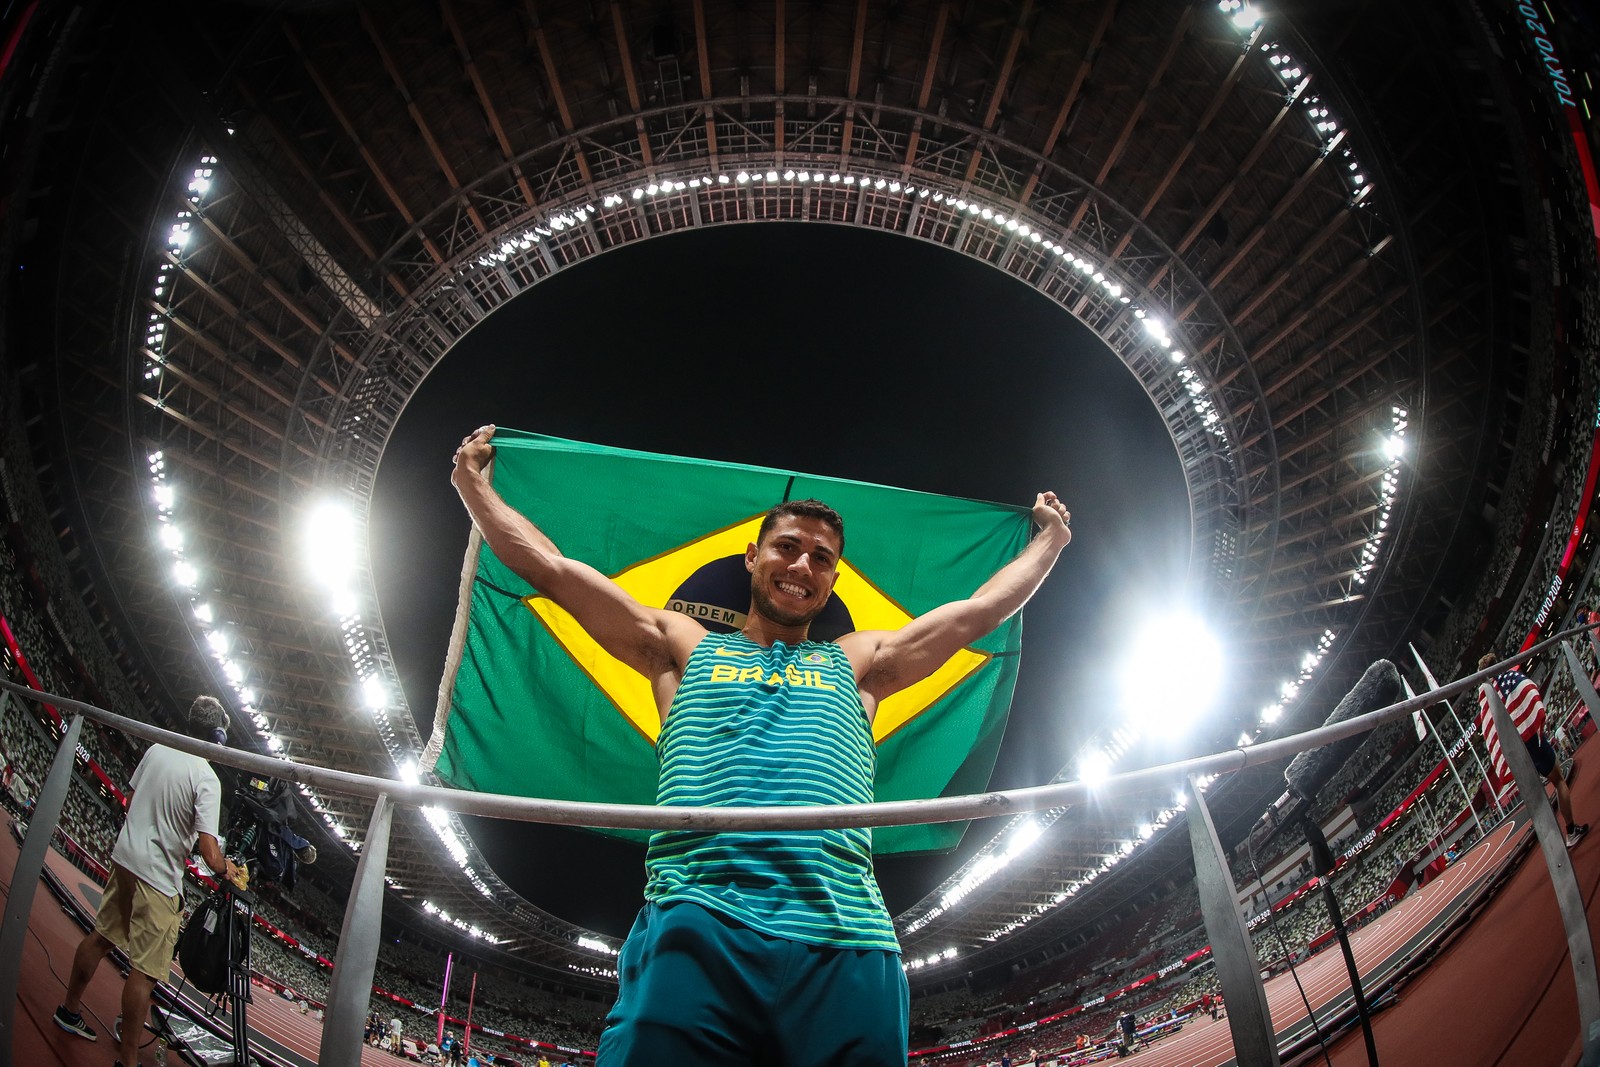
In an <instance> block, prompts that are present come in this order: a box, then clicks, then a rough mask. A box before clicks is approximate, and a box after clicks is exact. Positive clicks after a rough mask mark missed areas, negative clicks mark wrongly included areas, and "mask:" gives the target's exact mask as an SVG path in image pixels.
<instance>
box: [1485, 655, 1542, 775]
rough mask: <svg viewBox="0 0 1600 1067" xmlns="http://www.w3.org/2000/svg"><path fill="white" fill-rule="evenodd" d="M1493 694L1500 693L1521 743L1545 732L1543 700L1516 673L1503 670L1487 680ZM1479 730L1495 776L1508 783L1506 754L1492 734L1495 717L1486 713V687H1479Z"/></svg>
mask: <svg viewBox="0 0 1600 1067" xmlns="http://www.w3.org/2000/svg"><path fill="white" fill-rule="evenodd" d="M1490 684H1491V685H1493V686H1494V688H1495V692H1497V693H1499V694H1500V699H1501V700H1502V701H1504V702H1505V705H1506V710H1507V711H1508V712H1510V713H1511V721H1512V722H1513V723H1514V724H1516V727H1517V733H1519V734H1520V735H1521V736H1522V739H1523V740H1524V741H1530V740H1532V739H1533V738H1535V737H1537V736H1538V735H1539V731H1540V730H1543V729H1544V719H1545V710H1544V698H1543V697H1542V696H1540V695H1539V687H1538V686H1536V685H1534V684H1533V679H1532V678H1529V677H1528V676H1527V675H1526V674H1523V673H1522V672H1521V671H1519V670H1515V669H1513V670H1508V671H1502V672H1500V673H1499V674H1497V675H1495V676H1494V677H1493V678H1492V679H1490ZM1478 731H1479V732H1480V733H1482V734H1483V740H1484V744H1485V745H1487V746H1488V749H1489V761H1490V763H1491V764H1492V765H1493V767H1494V773H1495V777H1496V778H1498V779H1499V780H1500V782H1501V783H1505V782H1509V781H1511V768H1510V767H1509V766H1508V765H1507V764H1506V760H1505V755H1504V754H1503V753H1502V752H1501V751H1500V738H1499V736H1498V735H1497V734H1496V733H1495V729H1494V716H1493V715H1492V714H1491V713H1490V711H1489V687H1488V686H1487V685H1482V686H1479V687H1478Z"/></svg>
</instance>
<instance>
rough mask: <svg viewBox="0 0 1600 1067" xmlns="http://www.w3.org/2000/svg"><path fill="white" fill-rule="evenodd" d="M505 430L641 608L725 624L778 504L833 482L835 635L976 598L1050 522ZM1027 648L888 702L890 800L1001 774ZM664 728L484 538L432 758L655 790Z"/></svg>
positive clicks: (646, 695)
mask: <svg viewBox="0 0 1600 1067" xmlns="http://www.w3.org/2000/svg"><path fill="white" fill-rule="evenodd" d="M494 444H495V448H496V454H495V461H494V466H493V469H492V477H493V482H494V487H495V489H496V490H498V491H499V493H500V495H501V496H503V497H504V498H505V500H506V501H507V502H508V503H509V504H510V505H511V506H512V507H514V508H516V509H517V510H518V511H520V512H522V513H523V514H525V515H527V516H528V517H529V518H530V519H532V520H533V521H534V522H535V523H536V524H537V525H538V526H539V528H540V529H541V530H543V531H544V532H545V533H546V534H548V535H549V536H550V538H551V540H553V541H554V542H555V543H556V544H557V545H558V546H559V547H560V548H561V551H562V552H563V553H564V554H566V555H567V556H569V557H571V558H573V559H579V560H582V561H584V562H585V563H588V564H590V565H591V566H594V567H596V568H598V569H599V570H600V571H602V572H604V573H605V574H608V575H610V576H611V577H612V578H613V579H614V580H615V581H616V582H617V583H618V584H619V585H621V586H622V587H623V588H624V589H626V590H627V591H628V592H629V593H630V594H632V595H633V597H634V598H635V599H636V600H638V601H639V602H640V603H642V604H645V605H648V606H650V607H656V608H668V609H671V610H674V611H681V612H683V613H685V614H687V615H689V616H691V617H693V618H695V619H698V620H700V621H701V622H702V623H703V624H704V625H705V626H706V627H707V628H708V629H711V630H720V631H727V630H733V629H737V628H739V627H741V626H742V625H743V623H744V619H745V612H746V610H747V609H748V608H749V606H750V576H749V574H748V573H747V572H746V571H745V568H744V554H745V547H746V546H747V545H748V544H750V543H751V542H753V541H754V540H755V539H756V528H757V527H758V526H759V525H760V522H761V517H762V515H763V514H764V513H765V512H766V510H767V509H768V508H770V507H772V506H773V505H775V504H778V503H780V502H782V501H784V500H796V499H802V498H805V497H817V498H819V499H821V500H824V501H826V502H827V503H828V504H829V505H831V506H832V507H833V508H835V509H836V510H837V511H838V512H839V513H840V514H841V515H842V516H844V520H845V529H846V544H845V555H844V558H843V559H842V560H841V561H840V563H839V568H838V571H839V573H838V579H837V582H836V583H835V586H834V593H833V597H832V598H831V600H830V602H829V604H828V606H827V607H826V608H825V609H824V611H823V613H822V614H821V615H820V616H819V617H818V618H817V619H816V620H815V621H814V622H813V623H812V626H811V636H812V637H813V638H814V639H818V640H828V639H832V638H836V637H838V636H839V635H840V634H844V633H848V632H850V631H852V630H893V629H898V628H899V627H900V626H903V625H904V624H905V623H906V622H908V621H909V620H911V619H912V618H914V617H915V616H917V615H919V614H921V613H923V612H925V611H928V610H930V609H932V608H935V607H938V606H939V605H940V604H944V603H947V602H949V601H951V600H959V599H962V598H965V597H967V596H969V595H971V593H972V592H973V591H974V590H976V589H977V588H978V586H980V585H982V584H983V582H984V581H986V580H987V579H988V578H989V576H990V575H992V574H993V573H994V572H995V571H996V570H998V569H1000V567H1001V566H1003V565H1004V564H1005V563H1007V562H1008V561H1009V560H1011V559H1012V558H1014V557H1015V556H1016V555H1017V553H1019V552H1021V551H1022V549H1023V547H1024V546H1025V545H1026V544H1027V541H1028V537H1029V535H1030V532H1031V529H1032V522H1031V518H1030V514H1029V512H1028V510H1027V509H1025V508H1018V507H1010V506H1002V505H998V504H989V503H982V502H977V501H971V500H958V499H953V498H950V497H943V496H936V495H933V494H930V493H917V492H911V491H909V490H905V489H891V488H886V487H884V486H879V485H869V484H867V483H864V482H854V481H847V480H844V479H839V478H823V477H817V476H815V475H808V474H798V473H795V472H792V471H784V470H774V469H770V468H766V467H751V466H744V465H741V464H733V463H714V462H709V461H705V460H696V459H682V458H679V457H676V456H663V455H656V454H654V453H649V452H635V451H629V450H624V449H616V448H605V447H602V446H598V445H590V444H582V443H579V442H575V441H564V440H561V439H559V438H554V437H544V436H541V435H538V434H530V433H523V432H519V431H516V430H507V429H500V430H498V431H496V433H495V437H494ZM1021 647H1022V620H1021V616H1020V614H1019V615H1014V616H1012V617H1011V618H1010V619H1009V620H1007V621H1006V622H1005V623H1003V624H1002V625H1001V626H1000V628H999V629H997V630H996V631H994V632H993V633H992V634H989V635H988V636H986V637H984V638H983V639H981V640H979V641H978V642H976V643H975V644H973V645H972V646H970V647H968V648H965V649H962V650H961V651H959V652H957V653H956V654H955V655H954V656H952V657H950V659H949V660H948V661H947V662H946V663H944V665H943V666H941V667H940V668H939V669H938V670H937V671H935V672H934V673H933V674H932V675H931V676H929V677H928V678H927V679H925V680H923V681H922V682H920V683H918V684H917V685H915V686H912V687H911V688H909V689H906V690H904V691H902V692H900V693H897V694H895V695H894V696H892V697H890V698H889V699H887V700H885V701H883V702H882V703H881V705H880V706H879V708H878V713H877V717H876V719H875V722H874V726H873V733H874V739H875V741H876V743H877V748H878V770H877V780H876V794H875V795H876V799H878V800H910V799H919V798H925V797H935V796H950V795H958V794H964V793H974V792H982V791H983V790H984V789H986V788H987V787H988V782H989V774H990V772H991V771H992V770H993V768H994V761H995V755H996V753H997V752H998V751H999V747H1000V738H1001V735H1002V734H1003V733H1004V730H1005V721H1006V714H1007V712H1008V711H1009V709H1010V705H1011V693H1012V688H1013V686H1014V684H1015V682H1016V674H1017V658H1018V654H1019V653H1020V651H1021ZM660 729H661V719H660V715H659V714H658V712H657V710H656V707H655V701H654V698H653V696H652V694H651V691H650V686H649V684H648V683H647V682H646V681H645V679H644V677H643V676H641V675H640V674H638V673H637V672H635V671H633V670H632V669H631V668H628V667H625V666H623V664H621V663H620V662H618V661H617V660H616V659H614V658H613V657H612V656H610V655H609V654H608V653H606V652H605V651H603V650H602V649H601V648H600V647H599V646H598V645H596V644H595V642H594V641H593V640H591V639H590V637H589V636H588V634H586V633H584V631H583V630H582V629H581V628H580V627H579V626H578V625H577V623H576V622H575V621H574V620H573V618H572V616H571V615H569V614H567V613H566V612H565V611H563V610H562V609H561V608H560V607H558V606H557V605H556V604H554V603H553V602H552V601H550V600H549V599H548V598H546V597H543V596H540V595H539V592H538V591H537V590H535V589H531V588H529V587H528V585H527V583H526V582H524V581H523V580H522V579H520V578H518V577H517V576H516V575H515V574H513V573H512V572H511V571H510V570H509V569H507V568H506V566H505V565H504V564H502V563H501V562H500V560H499V559H497V558H496V557H495V555H494V553H493V552H492V551H490V550H489V548H488V546H487V545H485V544H482V542H481V539H480V538H479V537H478V536H477V535H476V534H474V535H473V538H472V540H471V543H470V545H469V547H468V550H467V559H466V564H465V567H464V568H463V573H462V589H461V602H460V605H459V607H458V614H457V619H456V626H455V631H454V634H453V636H452V638H451V649H450V655H449V659H448V662H447V664H446V670H445V677H444V679H443V682H442V684H441V686H440V701H439V708H438V711H437V714H436V719H435V723H434V731H433V736H432V738H431V740H430V741H429V743H428V748H427V751H426V752H425V754H424V757H423V766H424V768H425V769H432V770H433V771H434V772H435V773H436V774H437V775H438V776H439V778H440V779H441V780H442V781H444V782H445V783H446V784H448V785H451V786H455V787H457V788H461V789H474V790H480V791H484V792H492V793H507V794H513V795H517V796H537V797H543V798H547V799H554V800H587V801H601V802H607V803H626V804H652V803H654V802H655V790H656V770H657V764H656V757H655V748H654V746H655V739H656V736H657V734H658V733H659V732H660ZM963 829H964V827H963V826H962V825H961V824H949V823H947V824H939V825H930V826H906V827H884V828H878V829H876V830H875V831H874V834H873V848H874V851H876V852H879V853H884V852H915V851H933V850H943V849H949V848H953V847H954V846H955V845H956V844H957V843H958V842H959V841H960V838H961V833H962V830H963ZM606 832H608V833H618V834H622V835H624V836H633V837H639V838H643V837H644V836H645V834H644V833H643V832H641V831H606Z"/></svg>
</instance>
